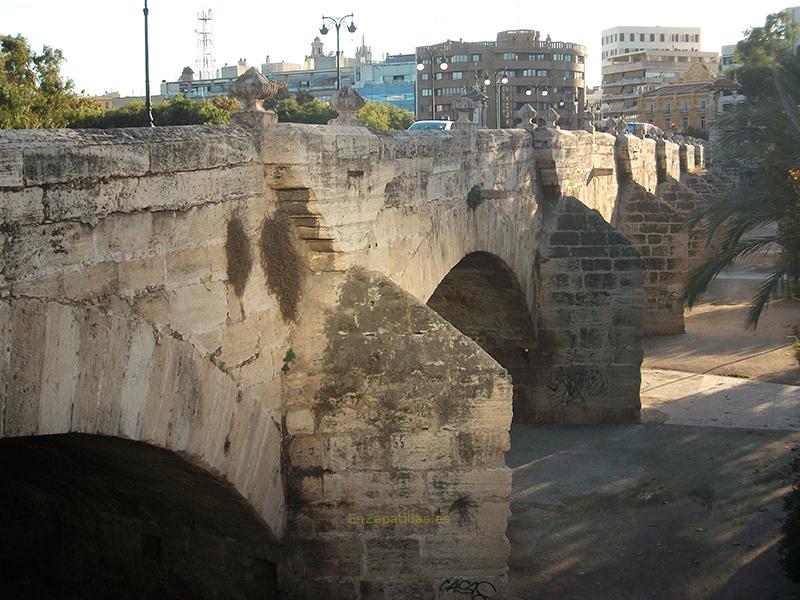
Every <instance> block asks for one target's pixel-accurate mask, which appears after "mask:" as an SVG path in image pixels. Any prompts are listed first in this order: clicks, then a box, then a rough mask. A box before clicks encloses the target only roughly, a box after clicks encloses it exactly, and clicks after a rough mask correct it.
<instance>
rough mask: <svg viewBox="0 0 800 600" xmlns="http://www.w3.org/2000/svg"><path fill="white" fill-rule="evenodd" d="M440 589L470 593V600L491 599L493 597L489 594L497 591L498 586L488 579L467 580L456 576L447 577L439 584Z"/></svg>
mask: <svg viewBox="0 0 800 600" xmlns="http://www.w3.org/2000/svg"><path fill="white" fill-rule="evenodd" d="M489 588H491V590H490V589H489ZM439 591H440V592H455V593H456V594H464V595H469V597H470V600H491V598H492V597H491V596H489V595H488V594H489V593H491V592H496V591H497V588H496V587H494V585H492V584H491V583H490V582H488V581H467V580H466V579H458V578H455V579H445V580H444V581H443V582H442V584H441V585H440V586H439Z"/></svg>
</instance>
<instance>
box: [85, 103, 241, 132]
mask: <svg viewBox="0 0 800 600" xmlns="http://www.w3.org/2000/svg"><path fill="white" fill-rule="evenodd" d="M235 106H236V102H235V101H234V100H232V99H230V98H225V97H222V96H221V97H216V98H214V99H213V100H192V99H191V98H186V97H185V96H176V97H175V98H171V99H170V100H166V101H164V102H161V103H160V104H157V105H155V106H153V122H154V123H155V124H156V125H224V124H226V123H228V122H229V120H230V113H231V110H232V107H235ZM147 125H148V121H147V116H146V113H145V106H144V102H141V101H136V102H132V103H130V104H128V105H126V106H123V107H121V108H114V109H111V110H107V111H105V112H102V113H95V114H88V115H83V116H80V117H75V118H73V119H71V120H70V123H69V126H70V127H73V128H78V127H80V128H90V129H108V128H111V127H146V126H147Z"/></svg>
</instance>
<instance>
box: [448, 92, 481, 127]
mask: <svg viewBox="0 0 800 600" xmlns="http://www.w3.org/2000/svg"><path fill="white" fill-rule="evenodd" d="M479 93H480V92H479ZM478 106H479V104H478V101H477V100H476V99H475V95H474V94H472V93H471V92H467V93H464V94H461V95H460V96H459V97H458V100H456V101H455V103H453V110H454V111H455V113H456V122H455V123H453V129H457V130H461V131H471V130H473V129H475V128H476V127H477V126H478V119H477V111H478Z"/></svg>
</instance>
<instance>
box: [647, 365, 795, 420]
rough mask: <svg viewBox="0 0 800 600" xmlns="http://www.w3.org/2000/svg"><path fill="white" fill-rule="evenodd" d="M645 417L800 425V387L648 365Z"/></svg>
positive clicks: (649, 418) (651, 418) (650, 418)
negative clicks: (670, 369) (649, 367)
mask: <svg viewBox="0 0 800 600" xmlns="http://www.w3.org/2000/svg"><path fill="white" fill-rule="evenodd" d="M641 396H642V421H643V422H645V423H665V424H668V425H699V426H707V427H740V428H752V429H772V430H776V431H800V387H798V386H794V385H781V384H777V383H767V382H764V381H756V380H752V379H742V378H739V377H721V376H719V375H708V374H695V373H686V372H683V371H669V370H664V369H643V370H642V388H641Z"/></svg>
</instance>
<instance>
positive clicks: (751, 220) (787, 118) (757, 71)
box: [686, 13, 800, 328]
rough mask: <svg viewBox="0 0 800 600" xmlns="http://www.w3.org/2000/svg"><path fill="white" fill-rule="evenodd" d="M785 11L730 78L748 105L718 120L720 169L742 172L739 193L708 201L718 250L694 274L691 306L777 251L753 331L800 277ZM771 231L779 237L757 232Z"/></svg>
mask: <svg viewBox="0 0 800 600" xmlns="http://www.w3.org/2000/svg"><path fill="white" fill-rule="evenodd" d="M788 22H789V18H788V15H787V14H785V13H777V14H774V15H770V16H769V17H767V21H766V24H765V25H764V27H754V28H753V29H750V30H749V31H748V32H747V37H746V38H745V39H744V40H742V41H741V42H739V44H738V46H737V52H738V57H739V58H738V60H739V61H740V62H741V66H740V67H739V68H737V69H735V70H734V71H733V72H732V73H731V75H733V76H736V77H737V78H738V79H739V81H741V82H742V91H743V92H744V93H745V94H746V96H747V99H746V101H745V102H743V103H741V104H739V105H737V106H736V109H735V110H734V111H733V112H731V113H726V116H725V117H724V118H723V119H721V120H720V122H719V129H720V143H719V144H717V145H716V146H715V147H714V149H713V152H714V162H715V164H719V163H721V164H723V165H727V166H733V167H736V168H737V169H738V170H739V172H740V174H741V177H740V184H739V186H738V188H737V189H736V190H735V191H734V192H732V193H730V194H727V195H725V196H723V197H720V198H717V199H714V200H712V201H709V203H708V204H707V206H705V208H704V209H703V210H702V211H700V213H699V214H698V215H697V218H696V222H697V223H702V224H703V227H704V228H705V232H706V234H707V235H708V236H709V239H710V238H711V237H712V236H717V238H719V239H720V242H721V243H720V248H719V250H718V252H716V253H715V255H714V256H712V257H711V258H710V259H709V260H708V261H706V263H705V264H703V265H701V266H700V267H698V268H697V269H695V270H694V271H693V272H692V273H690V275H689V281H688V283H687V286H686V303H687V304H688V305H689V306H692V305H694V304H696V303H697V302H699V299H700V296H701V294H702V293H703V292H704V291H705V289H706V288H707V286H708V284H709V283H710V282H711V280H712V279H713V278H714V277H716V276H717V275H718V274H719V273H720V272H722V271H723V270H725V269H728V268H731V267H732V266H734V265H736V264H737V263H738V262H739V261H741V260H742V259H744V258H746V257H748V256H751V255H753V254H759V253H764V252H766V251H769V250H773V249H778V250H779V251H780V253H779V260H778V261H777V263H776V264H775V265H774V269H773V270H772V272H771V273H769V274H768V276H767V278H766V279H765V281H764V282H763V284H762V285H761V287H760V289H759V291H758V293H757V294H756V295H755V296H754V297H753V299H752V302H751V305H750V310H749V313H748V317H747V321H746V323H745V325H746V327H747V328H755V327H756V326H757V325H758V320H759V318H760V316H761V313H762V311H763V309H764V307H765V306H766V305H767V303H768V302H769V300H770V298H771V297H772V296H773V295H774V294H775V293H776V291H777V290H778V289H779V288H780V286H781V285H782V283H783V282H784V281H786V280H787V279H788V280H793V281H795V282H796V281H797V279H798V276H800V110H799V109H798V105H799V104H800V64H798V63H800V61H798V60H797V58H796V57H795V56H794V53H793V48H792V44H791V39H790V37H791V35H792V34H793V30H792V28H791V27H790V26H789V24H788ZM764 226H771V227H773V228H774V230H775V232H776V233H775V234H774V235H766V236H764V235H761V236H754V235H752V232H753V231H754V230H755V229H757V228H761V227H764Z"/></svg>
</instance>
